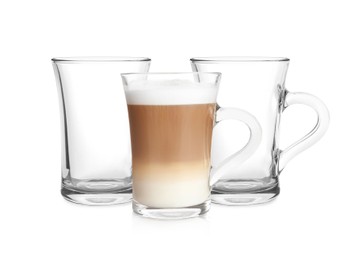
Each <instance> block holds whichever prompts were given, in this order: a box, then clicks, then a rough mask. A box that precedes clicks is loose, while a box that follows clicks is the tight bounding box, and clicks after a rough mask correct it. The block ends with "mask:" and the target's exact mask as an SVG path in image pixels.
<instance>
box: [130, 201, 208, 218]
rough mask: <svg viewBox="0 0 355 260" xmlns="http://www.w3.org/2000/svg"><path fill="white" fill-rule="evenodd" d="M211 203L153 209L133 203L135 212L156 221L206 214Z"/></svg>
mask: <svg viewBox="0 0 355 260" xmlns="http://www.w3.org/2000/svg"><path fill="white" fill-rule="evenodd" d="M210 205H211V201H210V200H207V201H205V202H204V203H201V204H198V205H195V206H190V207H184V208H164V209H162V208H152V207H149V206H145V205H142V204H140V203H138V202H137V201H135V200H133V201H132V207H133V212H135V213H137V214H139V215H141V216H143V217H147V218H155V219H185V218H193V217H197V216H200V215H203V214H205V213H206V212H208V210H209V209H210Z"/></svg>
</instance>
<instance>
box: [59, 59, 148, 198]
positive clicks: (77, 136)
mask: <svg viewBox="0 0 355 260" xmlns="http://www.w3.org/2000/svg"><path fill="white" fill-rule="evenodd" d="M52 61H53V68H54V72H55V76H56V81H57V87H58V94H59V105H60V115H61V133H62V189H61V193H62V195H63V197H64V198H65V199H67V200H69V201H71V202H75V203H80V204H86V205H108V204H118V203H124V202H129V201H130V200H131V198H132V189H131V188H132V182H131V166H132V162H131V151H130V149H131V146H130V137H129V123H128V115H127V106H126V102H125V97H124V91H123V87H122V80H121V74H120V73H122V72H148V70H149V65H150V59H149V58H138V57H137V58H136V57H67V58H53V59H52Z"/></svg>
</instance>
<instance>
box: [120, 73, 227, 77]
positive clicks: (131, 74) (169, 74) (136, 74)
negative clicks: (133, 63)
mask: <svg viewBox="0 0 355 260" xmlns="http://www.w3.org/2000/svg"><path fill="white" fill-rule="evenodd" d="M144 75H147V76H149V75H162V76H179V75H180V76H183V75H215V76H221V75H222V73H221V72H129V73H121V76H124V77H126V76H144Z"/></svg>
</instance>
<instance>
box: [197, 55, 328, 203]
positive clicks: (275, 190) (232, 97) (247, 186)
mask: <svg viewBox="0 0 355 260" xmlns="http://www.w3.org/2000/svg"><path fill="white" fill-rule="evenodd" d="M191 65H192V69H193V71H197V72H208V71H218V72H222V74H223V80H222V83H221V84H222V85H221V88H220V92H219V95H218V99H217V103H218V105H220V106H231V107H234V106H236V107H238V108H242V109H244V110H246V111H248V112H250V113H252V114H253V115H254V116H255V117H256V118H257V120H258V121H259V123H260V124H261V127H262V140H261V144H260V146H259V147H258V149H257V150H256V151H255V153H254V154H253V155H252V156H250V158H249V159H248V160H247V161H245V162H244V163H243V164H234V165H232V164H230V166H231V167H228V168H227V167H226V168H224V169H223V171H224V174H223V178H222V179H220V180H219V181H218V182H217V183H215V185H214V187H213V189H212V201H213V202H215V203H220V204H227V205H245V204H256V203H262V202H267V201H269V200H271V199H273V198H275V197H276V196H277V195H278V194H279V191H280V188H279V180H278V177H279V174H280V173H281V171H282V170H283V169H284V167H285V165H286V164H287V163H288V162H289V161H290V159H292V158H293V157H294V156H296V155H297V154H299V153H300V152H302V151H304V150H305V149H307V148H309V147H310V146H311V145H313V144H314V143H316V142H317V141H318V140H319V139H320V138H321V137H322V136H323V135H324V133H325V132H326V130H327V128H328V124H329V113H328V110H327V108H326V106H325V105H324V104H323V102H322V101H320V100H319V99H318V98H316V97H315V96H312V95H310V94H306V93H300V92H289V91H288V90H287V89H285V78H286V72H287V68H288V65H289V59H288V58H270V57H203V58H192V59H191ZM293 104H304V105H307V106H309V107H311V108H312V109H314V110H315V112H316V113H317V117H318V119H317V122H316V124H315V126H314V128H313V129H312V130H311V131H310V132H309V133H308V134H306V135H305V136H304V137H302V138H301V139H299V140H298V141H296V142H295V143H293V144H291V145H290V146H289V147H287V148H286V149H284V150H281V149H279V132H280V131H279V123H280V118H281V114H282V112H283V111H284V110H285V109H286V108H287V107H289V106H290V105H293ZM231 129H233V127H229V128H227V127H223V126H221V127H219V128H218V129H216V131H215V135H216V136H215V139H214V141H215V143H214V144H213V148H212V165H213V167H214V164H218V162H219V161H221V160H222V158H223V157H224V156H226V154H229V153H231V152H232V151H233V149H235V146H236V144H237V140H236V137H237V135H236V134H235V133H234V132H235V131H236V130H235V129H233V130H231ZM232 133H233V134H232ZM233 135H234V136H233Z"/></svg>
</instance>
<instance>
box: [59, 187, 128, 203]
mask: <svg viewBox="0 0 355 260" xmlns="http://www.w3.org/2000/svg"><path fill="white" fill-rule="evenodd" d="M61 193H62V196H63V197H64V198H65V199H66V200H68V201H70V202H73V203H77V204H83V205H89V206H106V205H116V204H123V203H128V202H130V201H131V200H132V189H131V188H129V189H125V190H118V191H95V192H87V191H85V192H83V191H78V190H73V189H68V188H66V187H62V190H61Z"/></svg>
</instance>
